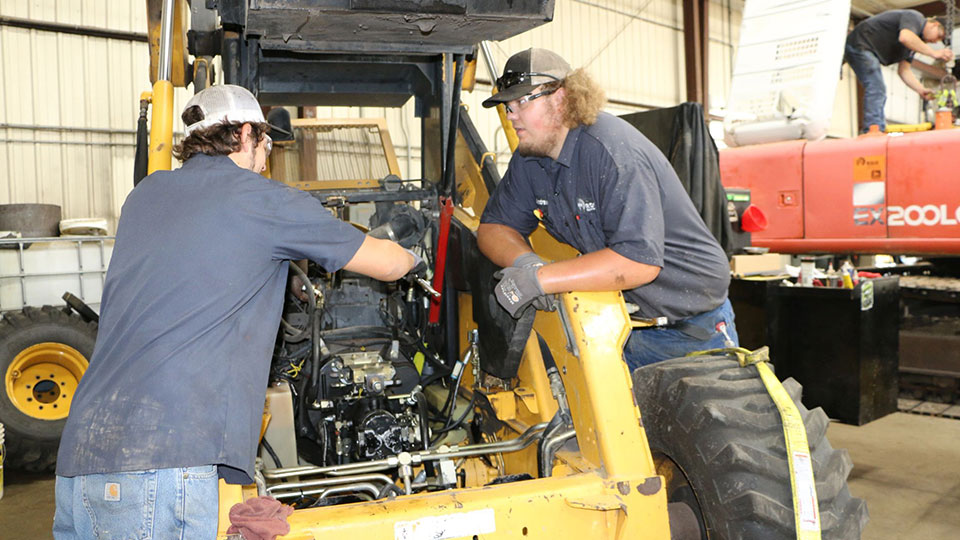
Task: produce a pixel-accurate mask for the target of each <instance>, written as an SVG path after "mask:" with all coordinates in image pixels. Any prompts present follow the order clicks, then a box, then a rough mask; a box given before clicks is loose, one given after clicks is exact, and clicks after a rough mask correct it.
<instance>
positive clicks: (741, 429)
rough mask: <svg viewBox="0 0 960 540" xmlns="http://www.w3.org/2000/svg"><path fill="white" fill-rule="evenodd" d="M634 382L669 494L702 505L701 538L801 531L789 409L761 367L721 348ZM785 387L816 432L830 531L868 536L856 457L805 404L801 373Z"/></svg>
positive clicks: (848, 539) (824, 516) (698, 508)
mask: <svg viewBox="0 0 960 540" xmlns="http://www.w3.org/2000/svg"><path fill="white" fill-rule="evenodd" d="M633 383H634V392H635V394H636V396H637V402H638V405H639V406H640V411H641V414H642V419H643V426H644V428H645V430H646V433H647V438H648V439H649V441H650V447H651V450H652V451H653V453H654V459H655V460H656V464H657V470H658V472H659V473H660V474H661V475H663V476H664V478H665V479H666V485H667V498H668V501H669V502H671V503H686V504H687V505H688V506H689V507H690V508H691V509H692V510H693V512H694V514H695V515H696V516H697V519H698V522H699V528H700V535H699V538H701V539H708V538H709V540H780V539H782V540H788V539H795V538H796V533H795V530H796V527H795V524H794V512H793V497H792V492H791V487H790V477H789V466H788V463H787V451H786V445H785V442H784V435H783V427H782V423H781V421H780V414H779V412H778V410H777V408H776V405H774V403H773V400H772V399H771V398H770V396H769V394H768V393H767V391H766V389H765V387H764V385H763V382H762V381H761V379H760V375H759V373H758V372H757V368H756V367H755V366H750V367H746V368H742V367H740V366H739V364H738V363H737V362H736V361H735V360H732V359H729V358H727V357H718V356H705V357H690V358H678V359H675V360H668V361H665V362H661V363H658V364H653V365H650V366H644V367H641V368H638V369H637V370H635V371H634V372H633ZM783 386H784V388H785V389H786V390H787V393H788V394H790V397H791V398H792V399H793V401H794V403H795V404H796V405H797V408H798V409H799V411H800V415H801V416H802V417H803V422H804V425H805V427H806V430H807V439H808V444H809V446H810V453H811V455H812V458H813V468H814V479H815V481H816V488H817V497H818V501H819V508H820V525H821V530H822V538H823V539H824V540H855V539H858V538H860V534H861V532H862V531H863V527H864V525H866V522H867V506H866V504H865V503H864V501H862V500H861V499H855V498H852V497H851V496H850V491H849V490H848V488H847V475H848V474H849V473H850V470H851V469H852V468H853V462H852V461H851V460H850V456H849V454H848V453H847V451H846V450H834V449H833V447H831V446H830V442H829V441H827V438H826V432H827V425H828V422H829V421H828V419H827V416H826V414H824V412H823V409H820V408H816V409H814V410H812V411H809V410H807V409H806V407H804V406H803V405H802V404H801V403H800V394H801V390H802V389H801V387H800V385H799V384H798V383H797V382H796V381H795V380H793V379H787V380H786V381H785V382H784V383H783ZM694 537H696V536H694Z"/></svg>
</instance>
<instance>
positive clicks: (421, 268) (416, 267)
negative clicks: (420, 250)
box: [403, 248, 427, 277]
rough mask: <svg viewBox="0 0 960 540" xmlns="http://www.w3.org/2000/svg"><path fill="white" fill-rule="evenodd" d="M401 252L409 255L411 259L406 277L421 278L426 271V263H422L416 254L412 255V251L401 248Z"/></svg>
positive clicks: (421, 258)
mask: <svg viewBox="0 0 960 540" xmlns="http://www.w3.org/2000/svg"><path fill="white" fill-rule="evenodd" d="M403 250H404V251H406V252H407V253H409V254H410V256H411V257H413V266H412V267H411V268H410V271H409V272H407V275H410V276H420V277H422V276H423V274H424V273H425V272H426V271H427V263H425V262H424V261H423V257H421V256H419V255H417V254H416V253H414V252H413V251H411V250H409V249H407V248H403Z"/></svg>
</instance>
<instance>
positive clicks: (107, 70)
mask: <svg viewBox="0 0 960 540" xmlns="http://www.w3.org/2000/svg"><path fill="white" fill-rule="evenodd" d="M0 15H2V16H6V17H15V18H18V19H29V20H33V21H42V22H54V23H60V24H69V25H79V26H86V27H94V28H102V29H110V30H118V31H125V32H137V33H143V34H145V33H146V28H147V23H146V9H145V3H144V2H125V1H118V0H84V1H83V2H79V1H76V0H36V1H31V2H27V1H26V0H13V1H4V2H0ZM148 66H149V57H148V49H147V44H146V43H145V42H137V41H130V40H126V39H111V38H102V37H89V36H82V35H73V34H66V33H61V32H53V31H41V30H29V29H24V28H16V27H12V26H0V203H32V202H42V203H49V204H59V205H60V206H61V207H62V209H63V217H64V218H65V219H68V218H83V217H105V218H108V220H109V222H110V229H111V231H112V230H114V228H115V225H116V218H117V216H118V215H119V211H120V206H121V205H122V204H123V200H124V198H125V197H126V195H127V193H128V192H129V190H130V189H132V187H133V180H132V177H133V154H134V144H135V142H136V135H135V130H136V122H137V115H138V105H139V95H140V92H141V91H143V90H149V89H150V81H149V74H148ZM185 99H189V93H188V91H186V90H178V91H177V93H176V107H177V108H178V109H179V107H181V105H180V104H181V103H184V102H185Z"/></svg>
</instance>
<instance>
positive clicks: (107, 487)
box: [103, 482, 120, 502]
mask: <svg viewBox="0 0 960 540" xmlns="http://www.w3.org/2000/svg"><path fill="white" fill-rule="evenodd" d="M103 500H105V501H111V502H119V501H120V484H118V483H116V482H107V483H106V484H104V486H103Z"/></svg>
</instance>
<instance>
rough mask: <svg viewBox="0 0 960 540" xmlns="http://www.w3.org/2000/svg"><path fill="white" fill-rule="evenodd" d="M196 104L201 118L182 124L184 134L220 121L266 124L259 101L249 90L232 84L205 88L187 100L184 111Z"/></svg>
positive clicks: (186, 134) (187, 134)
mask: <svg viewBox="0 0 960 540" xmlns="http://www.w3.org/2000/svg"><path fill="white" fill-rule="evenodd" d="M193 106H197V107H199V108H200V111H201V112H202V113H203V116H202V119H201V120H199V121H197V122H194V123H192V124H190V125H189V126H184V136H185V137H186V136H189V135H190V133H192V132H193V131H194V130H197V129H203V128H208V127H210V126H213V125H215V124H219V123H221V122H237V123H240V124H244V123H248V122H249V123H254V124H256V123H260V124H266V123H267V120H266V119H265V118H264V117H263V111H261V110H260V103H259V102H258V101H257V98H255V97H253V94H251V93H250V91H249V90H247V89H246V88H244V87H242V86H237V85H233V84H219V85H216V86H210V87H208V88H205V89H203V90H201V91H199V92H197V93H196V94H194V96H193V97H192V98H190V101H188V102H187V105H186V107H184V109H183V110H184V111H186V110H188V109H189V108H190V107H193Z"/></svg>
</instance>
